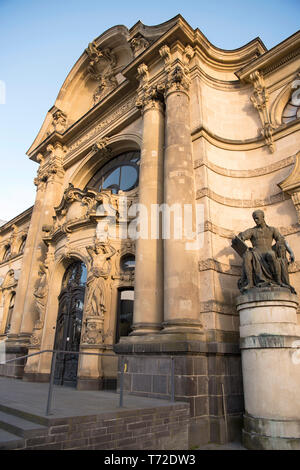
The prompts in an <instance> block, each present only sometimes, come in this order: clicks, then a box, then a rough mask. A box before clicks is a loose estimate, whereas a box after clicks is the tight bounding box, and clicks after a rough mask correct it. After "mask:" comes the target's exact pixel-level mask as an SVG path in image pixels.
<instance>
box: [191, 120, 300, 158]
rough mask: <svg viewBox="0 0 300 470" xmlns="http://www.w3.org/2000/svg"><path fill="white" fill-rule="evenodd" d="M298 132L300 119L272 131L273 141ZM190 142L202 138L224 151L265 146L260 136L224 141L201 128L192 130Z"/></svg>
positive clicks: (245, 149) (222, 138)
mask: <svg viewBox="0 0 300 470" xmlns="http://www.w3.org/2000/svg"><path fill="white" fill-rule="evenodd" d="M299 130H300V118H299V119H295V120H294V121H291V122H289V123H287V124H282V125H281V126H279V127H278V128H277V129H274V131H273V140H274V141H276V140H279V139H282V138H283V137H286V136H287V135H289V134H293V133H294V132H297V131H299ZM191 135H192V141H193V142H194V141H196V140H197V139H200V138H201V137H204V138H205V139H206V140H207V141H208V142H210V143H211V144H212V145H215V146H216V147H219V148H221V149H224V150H235V151H247V150H255V149H257V148H260V147H263V146H265V145H266V142H265V140H264V138H263V137H262V136H258V137H256V138H254V139H245V140H234V139H225V138H224V137H220V136H218V135H216V134H213V133H212V132H211V131H210V130H208V129H206V128H205V127H203V126H201V127H198V128H196V129H193V130H192V133H191Z"/></svg>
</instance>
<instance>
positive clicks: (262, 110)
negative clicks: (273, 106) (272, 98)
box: [250, 70, 275, 153]
mask: <svg viewBox="0 0 300 470" xmlns="http://www.w3.org/2000/svg"><path fill="white" fill-rule="evenodd" d="M250 81H251V82H252V84H253V87H254V92H253V94H252V96H251V97H250V99H251V102H252V104H253V106H254V107H255V108H256V109H257V111H258V113H259V117H260V120H261V123H262V125H263V127H262V129H261V134H262V136H263V137H264V139H265V142H266V144H267V146H268V147H269V149H270V151H271V153H273V152H274V151H275V144H274V139H273V130H274V129H275V128H274V126H273V124H272V123H271V119H270V112H269V106H268V102H269V94H268V91H267V89H266V87H265V83H264V79H263V76H262V75H261V74H260V72H259V71H258V70H256V71H255V72H253V73H252V74H250Z"/></svg>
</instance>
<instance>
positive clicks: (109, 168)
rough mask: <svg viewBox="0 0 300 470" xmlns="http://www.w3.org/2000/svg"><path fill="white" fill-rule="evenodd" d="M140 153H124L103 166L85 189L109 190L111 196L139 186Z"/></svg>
mask: <svg viewBox="0 0 300 470" xmlns="http://www.w3.org/2000/svg"><path fill="white" fill-rule="evenodd" d="M139 161H140V152H139V151H132V152H125V153H122V154H121V155H119V156H118V157H115V158H113V159H112V160H110V161H109V162H108V163H106V165H104V166H103V167H102V168H100V170H98V171H97V173H96V174H95V175H94V176H93V178H92V179H91V180H90V181H89V182H88V184H87V185H86V187H88V188H92V189H96V190H97V191H102V190H103V189H110V190H111V192H112V193H113V194H117V193H118V192H119V191H130V190H131V189H134V188H136V187H137V186H138V184H139Z"/></svg>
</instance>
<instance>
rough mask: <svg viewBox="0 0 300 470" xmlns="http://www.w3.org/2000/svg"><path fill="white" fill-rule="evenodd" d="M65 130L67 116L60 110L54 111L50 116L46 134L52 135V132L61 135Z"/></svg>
mask: <svg viewBox="0 0 300 470" xmlns="http://www.w3.org/2000/svg"><path fill="white" fill-rule="evenodd" d="M66 129H67V115H66V114H65V113H64V112H63V111H61V110H60V109H56V111H54V113H53V114H52V122H51V124H50V127H49V129H48V132H47V134H48V135H49V134H52V132H59V133H61V134H62V133H63V132H64V131H65V130H66Z"/></svg>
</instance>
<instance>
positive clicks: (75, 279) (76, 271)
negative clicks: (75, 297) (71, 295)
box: [62, 261, 87, 288]
mask: <svg viewBox="0 0 300 470" xmlns="http://www.w3.org/2000/svg"><path fill="white" fill-rule="evenodd" d="M86 279H87V270H86V266H85V264H84V263H81V262H80V261H76V262H75V263H72V264H71V265H70V266H69V267H68V268H67V270H66V272H65V275H64V278H63V282H62V287H63V288H65V287H67V286H68V285H71V284H76V285H83V284H85V282H86Z"/></svg>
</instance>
